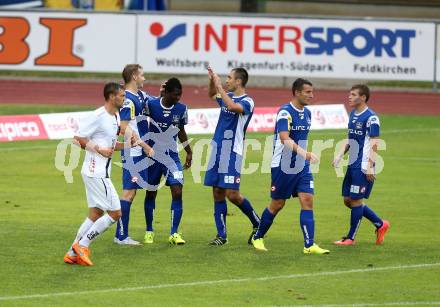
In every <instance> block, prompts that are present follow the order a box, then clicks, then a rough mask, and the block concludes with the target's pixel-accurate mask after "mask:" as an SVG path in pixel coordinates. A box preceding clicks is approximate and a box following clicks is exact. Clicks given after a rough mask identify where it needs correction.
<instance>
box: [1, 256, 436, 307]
mask: <svg viewBox="0 0 440 307" xmlns="http://www.w3.org/2000/svg"><path fill="white" fill-rule="evenodd" d="M436 266H440V262H437V263H421V264H409V265H397V266H387V267H378V268H368V269H354V270H345V271H330V272H318V273H304V274H292V275H279V276H265V277H250V278H236V279H220V280H205V281H194V282H184V283H175V284H158V285H145V286H139V287H129V288H110V289H101V290H84V291H73V292H53V293H45V294H32V295H18V296H0V301H12V300H26V299H38V298H48V297H59V296H70V295H88V294H100V293H112V292H126V291H141V290H149V289H164V288H175V287H193V286H207V285H218V284H228V283H243V282H255V281H268V280H278V279H297V278H307V277H320V276H335V275H344V274H353V273H365V272H376V271H392V270H407V269H420V268H431V267H436Z"/></svg>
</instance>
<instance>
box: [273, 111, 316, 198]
mask: <svg viewBox="0 0 440 307" xmlns="http://www.w3.org/2000/svg"><path fill="white" fill-rule="evenodd" d="M311 118H312V115H311V112H310V110H308V109H307V108H303V109H302V110H299V109H297V108H295V106H293V105H292V104H291V103H286V104H285V105H283V106H282V107H281V108H280V110H279V111H278V114H277V120H276V124H275V133H274V149H273V157H272V163H271V176H272V184H271V192H270V196H271V198H272V199H289V198H290V197H292V196H293V197H296V196H298V193H301V192H302V193H310V194H313V192H314V189H313V176H312V174H311V173H310V166H309V164H310V163H309V161H307V160H305V159H304V158H303V157H301V156H299V155H297V154H296V153H294V152H292V151H291V150H290V149H288V148H287V147H286V146H284V144H282V142H281V140H280V137H279V133H280V132H289V137H290V138H291V139H292V140H294V141H295V143H297V144H298V145H299V146H301V147H302V148H303V149H304V150H306V149H307V136H308V134H309V130H310V126H311Z"/></svg>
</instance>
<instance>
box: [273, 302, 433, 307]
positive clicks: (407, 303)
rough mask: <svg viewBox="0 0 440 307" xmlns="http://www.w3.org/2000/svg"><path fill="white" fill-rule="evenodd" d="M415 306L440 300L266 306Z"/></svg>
mask: <svg viewBox="0 0 440 307" xmlns="http://www.w3.org/2000/svg"><path fill="white" fill-rule="evenodd" d="M408 305H410V306H413V305H440V302H389V303H364V304H363V303H354V304H323V305H273V306H265V307H291V306H292V307H293V306H295V307H348V306H350V307H369V306H408Z"/></svg>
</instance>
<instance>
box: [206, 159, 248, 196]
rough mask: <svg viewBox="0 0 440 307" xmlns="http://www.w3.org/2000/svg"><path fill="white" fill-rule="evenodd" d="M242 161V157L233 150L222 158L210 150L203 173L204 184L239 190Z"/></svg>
mask: <svg viewBox="0 0 440 307" xmlns="http://www.w3.org/2000/svg"><path fill="white" fill-rule="evenodd" d="M242 161H243V157H242V156H241V155H239V154H237V153H235V152H231V154H230V155H229V156H228V157H224V158H223V159H222V158H221V157H220V155H219V154H216V152H214V151H213V152H211V157H210V159H209V163H208V170H207V171H206V174H205V182H204V184H205V186H210V187H219V188H223V189H231V190H239V189H240V176H241V174H240V172H241V163H242Z"/></svg>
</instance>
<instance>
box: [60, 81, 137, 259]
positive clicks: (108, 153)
mask: <svg viewBox="0 0 440 307" xmlns="http://www.w3.org/2000/svg"><path fill="white" fill-rule="evenodd" d="M104 98H105V105H104V106H102V107H100V108H98V109H96V110H95V111H93V113H92V114H91V115H90V116H88V117H86V118H85V119H83V120H81V121H80V122H79V129H78V131H77V133H76V135H75V137H74V142H75V143H76V144H78V145H80V146H81V148H83V149H85V150H86V156H85V158H84V163H83V166H82V169H81V175H82V178H83V181H84V185H85V188H86V196H87V203H88V207H89V215H88V217H87V218H86V219H85V221H84V222H83V223H82V225H81V226H80V228H79V229H78V232H77V234H76V237H75V240H74V241H73V244H72V246H71V247H70V248H69V251H68V252H67V254H66V255H65V256H64V262H66V263H70V264H75V263H78V264H81V265H85V266H90V265H93V263H92V261H91V260H90V251H89V245H90V243H92V242H93V241H94V240H96V238H97V237H98V236H99V235H101V234H102V233H103V232H104V231H106V230H107V229H108V228H109V227H110V226H111V225H112V224H114V223H115V222H116V221H117V220H118V219H119V218H120V217H121V206H120V202H119V199H118V194H117V192H116V190H115V187H114V186H113V183H112V181H111V179H110V173H111V159H112V155H113V151H114V150H121V149H122V148H124V143H121V142H118V141H117V138H118V135H119V128H120V127H119V124H120V119H119V113H118V112H119V109H120V107H121V106H122V104H123V103H124V98H125V93H124V89H123V87H122V86H121V85H120V84H117V83H107V84H106V85H105V86H104ZM130 146H131V144H130ZM127 147H128V146H127ZM106 212H107V214H105V213H106Z"/></svg>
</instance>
